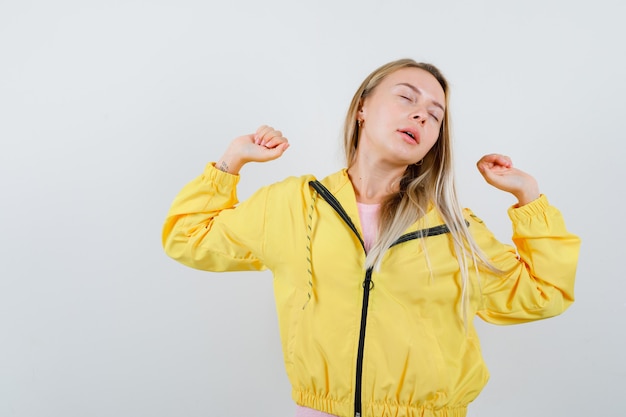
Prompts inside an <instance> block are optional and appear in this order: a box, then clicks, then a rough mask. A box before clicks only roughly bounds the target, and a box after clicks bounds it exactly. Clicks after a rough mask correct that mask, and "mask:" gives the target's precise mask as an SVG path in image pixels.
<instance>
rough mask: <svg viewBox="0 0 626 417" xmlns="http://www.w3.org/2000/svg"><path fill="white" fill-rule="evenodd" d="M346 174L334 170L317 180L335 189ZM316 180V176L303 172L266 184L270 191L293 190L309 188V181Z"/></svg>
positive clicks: (343, 180) (342, 181)
mask: <svg viewBox="0 0 626 417" xmlns="http://www.w3.org/2000/svg"><path fill="white" fill-rule="evenodd" d="M346 178H347V175H344V174H343V171H338V172H335V173H333V174H331V175H328V176H327V177H325V178H323V179H322V180H319V182H321V183H322V184H324V186H325V187H326V188H329V189H331V190H332V189H336V188H338V187H340V186H341V184H342V183H344V182H345V179H346ZM314 181H318V178H317V177H316V176H315V175H312V174H305V175H300V176H290V177H287V178H285V179H283V180H281V181H279V182H276V183H274V184H271V185H269V186H268V188H269V189H270V191H271V192H277V193H281V192H293V191H295V190H310V189H311V185H310V183H311V182H314Z"/></svg>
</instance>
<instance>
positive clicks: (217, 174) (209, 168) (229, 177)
mask: <svg viewBox="0 0 626 417" xmlns="http://www.w3.org/2000/svg"><path fill="white" fill-rule="evenodd" d="M215 164H216V163H215V162H209V163H208V164H207V165H206V167H204V173H203V175H204V178H205V179H206V180H207V181H211V182H218V183H220V184H223V185H232V186H235V185H237V183H239V174H237V175H234V174H229V173H228V172H224V171H222V170H219V169H217V168H216V167H215Z"/></svg>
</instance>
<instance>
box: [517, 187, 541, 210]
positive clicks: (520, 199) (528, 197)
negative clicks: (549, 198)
mask: <svg viewBox="0 0 626 417" xmlns="http://www.w3.org/2000/svg"><path fill="white" fill-rule="evenodd" d="M515 197H516V198H517V206H518V207H520V206H524V205H526V204H528V203H532V202H533V201H535V200H536V199H538V198H539V197H541V193H540V192H539V189H538V188H536V189H532V190H524V191H522V192H519V193H516V194H515Z"/></svg>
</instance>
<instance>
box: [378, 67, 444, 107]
mask: <svg viewBox="0 0 626 417" xmlns="http://www.w3.org/2000/svg"><path fill="white" fill-rule="evenodd" d="M401 84H410V85H412V86H414V87H416V88H418V89H420V90H421V91H422V92H423V93H424V94H426V95H429V96H430V97H431V98H432V99H433V100H436V101H439V102H440V103H444V102H445V97H446V95H445V93H444V91H443V88H442V87H441V84H439V81H437V79H436V78H435V77H434V76H433V75H432V74H431V73H430V72H428V71H426V70H423V69H421V68H401V69H399V70H397V71H394V72H392V73H391V74H389V75H387V76H386V77H385V78H384V79H383V80H382V82H381V83H380V86H384V87H387V88H393V87H394V86H397V85H401Z"/></svg>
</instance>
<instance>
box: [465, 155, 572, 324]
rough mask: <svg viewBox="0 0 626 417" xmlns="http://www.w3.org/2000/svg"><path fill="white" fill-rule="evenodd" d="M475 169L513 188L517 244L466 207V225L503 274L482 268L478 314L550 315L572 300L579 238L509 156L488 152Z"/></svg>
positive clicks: (499, 318) (506, 320)
mask: <svg viewBox="0 0 626 417" xmlns="http://www.w3.org/2000/svg"><path fill="white" fill-rule="evenodd" d="M477 166H478V169H479V171H480V172H481V174H482V175H483V177H484V178H485V180H486V181H487V182H488V183H489V184H491V185H493V186H494V187H496V188H498V189H500V190H503V191H507V192H510V193H512V194H513V195H514V196H515V197H517V199H518V204H517V205H516V206H514V207H511V208H510V209H509V217H510V218H511V221H512V225H513V242H514V243H515V247H513V246H511V245H504V244H502V243H500V242H498V241H497V240H496V239H495V237H494V236H493V234H492V233H491V232H490V231H489V230H488V229H487V228H486V227H485V225H484V224H483V222H482V221H480V220H479V219H478V218H477V217H475V216H472V215H471V213H470V216H469V219H470V220H469V221H470V230H471V231H472V233H473V235H474V237H475V238H476V241H477V243H478V245H479V246H480V247H481V249H482V250H483V252H484V253H485V254H486V255H487V257H488V258H489V259H490V260H491V261H492V262H493V264H494V265H495V266H496V267H498V268H499V269H501V270H502V271H503V274H502V275H498V274H493V275H492V274H490V273H489V272H488V271H484V273H483V274H482V277H483V279H481V294H482V306H481V307H480V308H479V311H478V315H479V316H480V317H481V318H483V319H484V320H486V321H488V322H491V323H495V324H515V323H520V322H526V321H532V320H538V319H543V318H547V317H552V316H555V315H558V314H560V313H562V312H563V311H565V310H566V309H567V308H568V307H569V306H570V305H571V303H572V302H573V301H574V280H575V275H576V266H577V263H578V253H579V249H580V239H579V238H578V237H577V236H576V235H574V234H572V233H570V232H569V231H568V230H567V229H566V227H565V222H564V220H563V217H562V215H561V213H560V211H559V210H558V209H556V208H555V207H553V206H551V205H550V204H549V203H548V200H547V198H546V197H545V196H544V195H541V194H539V187H538V186H537V182H536V181H535V179H534V178H533V177H532V176H530V175H528V174H527V173H525V172H523V171H521V170H519V169H517V168H513V164H512V163H511V160H510V158H508V157H505V156H502V155H496V154H492V155H486V156H484V157H483V158H481V159H480V161H478V164H477Z"/></svg>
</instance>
